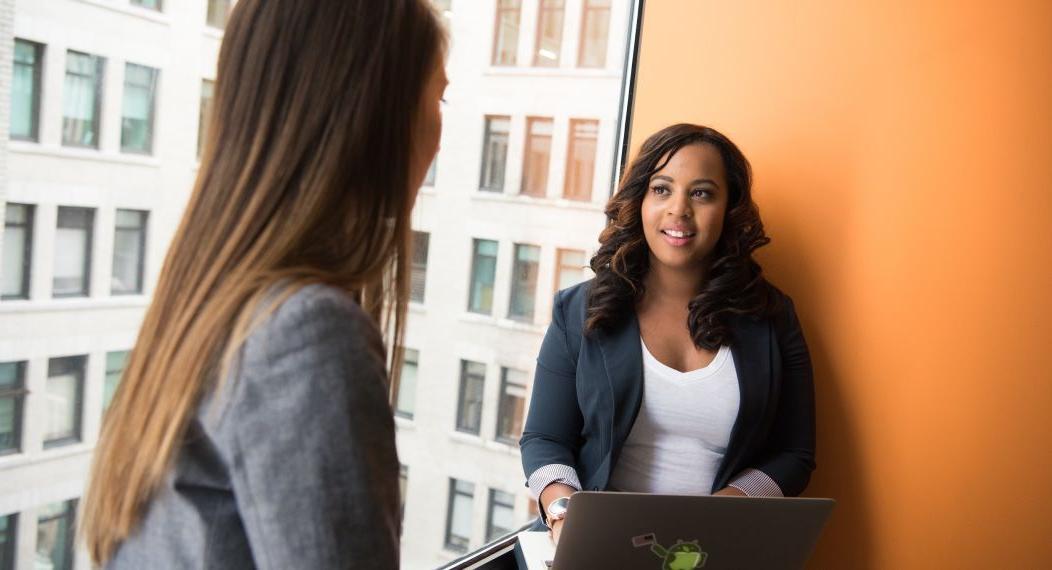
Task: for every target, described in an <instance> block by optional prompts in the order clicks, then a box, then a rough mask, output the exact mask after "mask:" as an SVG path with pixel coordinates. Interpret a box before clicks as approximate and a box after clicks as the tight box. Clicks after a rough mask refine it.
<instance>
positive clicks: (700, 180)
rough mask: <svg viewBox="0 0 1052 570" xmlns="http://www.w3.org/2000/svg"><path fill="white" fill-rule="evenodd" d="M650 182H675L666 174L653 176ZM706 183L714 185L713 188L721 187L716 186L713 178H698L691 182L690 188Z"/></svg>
mask: <svg viewBox="0 0 1052 570" xmlns="http://www.w3.org/2000/svg"><path fill="white" fill-rule="evenodd" d="M650 180H651V181H654V180H664V181H665V182H675V180H673V179H672V177H671V176H665V175H664V174H658V175H656V176H652V177H651V178H650ZM706 182H708V183H709V184H712V185H713V186H715V187H717V188H719V187H720V185H719V184H716V181H715V180H713V179H711V178H697V179H695V180H691V182H690V184H688V186H694V185H696V184H704V183H706Z"/></svg>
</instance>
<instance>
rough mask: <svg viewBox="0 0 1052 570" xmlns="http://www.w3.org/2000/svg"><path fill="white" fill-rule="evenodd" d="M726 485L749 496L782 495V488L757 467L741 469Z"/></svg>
mask: <svg viewBox="0 0 1052 570" xmlns="http://www.w3.org/2000/svg"><path fill="white" fill-rule="evenodd" d="M727 486H728V487H734V488H735V489H737V490H739V491H741V492H742V493H745V494H746V495H748V496H750V497H784V496H785V495H783V494H782V488H781V487H779V486H778V483H775V482H774V479H771V476H770V475H768V474H766V473H764V472H763V471H760V470H759V469H751V468H750V469H746V470H745V471H742V473H741V475H738V477H736V478H735V479H734V480H733V481H731V482H730V484H729V485H727Z"/></svg>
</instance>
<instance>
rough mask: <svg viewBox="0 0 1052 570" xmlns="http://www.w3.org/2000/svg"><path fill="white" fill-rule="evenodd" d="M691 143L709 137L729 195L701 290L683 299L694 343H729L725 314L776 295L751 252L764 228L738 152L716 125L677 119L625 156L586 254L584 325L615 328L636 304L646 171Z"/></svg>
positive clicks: (759, 307)
mask: <svg viewBox="0 0 1052 570" xmlns="http://www.w3.org/2000/svg"><path fill="white" fill-rule="evenodd" d="M690 144H708V145H712V146H713V147H715V148H716V150H717V151H719V153H720V156H721V158H722V159H723V167H724V170H725V171H726V173H727V184H728V185H729V186H730V196H729V200H728V203H727V212H726V214H724V220H723V232H722V233H721V234H720V238H719V240H718V241H717V242H716V250H715V252H714V255H713V261H712V264H711V265H710V267H709V270H708V271H707V272H706V275H707V278H706V281H705V284H704V286H703V288H702V290H701V292H700V293H699V294H698V295H697V296H695V297H694V298H693V299H692V300H691V301H690V304H689V305H688V316H687V323H686V324H687V327H688V329H689V330H690V335H691V338H692V339H693V340H694V345H695V346H697V347H699V348H705V349H708V350H715V349H717V348H719V346H720V345H721V344H726V343H731V342H733V339H732V338H730V329H729V326H728V323H727V317H729V316H730V315H749V316H758V317H762V316H769V315H771V314H772V313H773V312H774V310H775V309H776V307H777V303H778V302H779V299H780V298H781V297H780V295H778V294H777V290H776V289H775V288H774V286H773V285H771V284H770V283H769V282H768V281H767V280H766V279H765V278H764V276H763V270H762V269H761V267H760V264H759V263H757V262H756V260H754V259H753V257H752V254H753V252H754V251H756V249H758V248H760V247H763V246H764V245H767V244H768V243H769V242H770V241H771V240H770V238H768V237H767V235H766V234H765V233H764V230H763V222H762V221H761V220H760V210H759V209H758V208H757V207H756V203H755V202H753V199H752V169H751V168H750V166H749V161H748V160H746V158H745V155H744V154H742V151H741V150H740V149H738V146H737V145H735V144H734V143H733V142H732V141H731V140H730V139H729V138H727V137H726V136H724V135H723V134H722V133H720V132H719V131H717V130H715V129H713V128H710V127H705V126H701V125H691V124H686V123H681V124H677V125H672V126H669V127H666V128H664V129H662V130H660V131H658V132H656V133H654V134H653V135H651V136H650V137H649V138H647V140H646V141H644V142H643V145H642V146H641V147H640V149H639V155H638V156H637V157H636V158H635V160H633V161H632V164H631V165H630V166H629V168H628V170H627V171H626V172H625V175H624V176H623V177H622V178H621V184H620V187H619V188H618V190H617V193H615V194H614V195H613V196H612V197H611V198H610V201H609V202H608V203H607V205H606V217H607V225H606V228H604V229H603V232H602V233H601V234H600V235H599V244H600V245H599V250H598V251H597V252H596V254H595V256H594V257H592V263H591V266H592V271H594V272H595V281H594V282H593V284H592V287H591V289H590V290H589V294H588V312H587V319H586V321H585V331H586V332H588V333H591V332H593V331H597V330H608V329H611V328H613V327H616V326H617V325H618V324H619V323H620V322H622V320H623V319H624V318H625V317H626V316H627V315H629V314H630V313H631V312H632V311H634V310H635V304H636V302H637V301H639V299H640V298H641V297H642V296H643V293H644V281H645V277H646V275H647V271H648V270H649V269H650V249H649V248H648V247H647V242H646V238H644V237H643V222H642V218H641V217H640V210H641V208H642V204H643V198H644V197H645V196H646V193H647V191H648V189H649V188H650V178H651V177H652V176H654V174H655V173H656V172H657V171H659V170H661V169H662V168H664V167H665V165H666V164H668V161H669V160H671V159H672V155H674V154H675V153H676V151H678V150H679V149H681V148H683V147H685V146H687V145H690Z"/></svg>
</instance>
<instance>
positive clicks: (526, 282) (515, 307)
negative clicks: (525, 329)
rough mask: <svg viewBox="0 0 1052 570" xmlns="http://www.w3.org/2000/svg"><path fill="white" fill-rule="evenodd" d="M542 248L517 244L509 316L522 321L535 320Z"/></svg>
mask: <svg viewBox="0 0 1052 570" xmlns="http://www.w3.org/2000/svg"><path fill="white" fill-rule="evenodd" d="M540 259H541V248H539V247H537V246H535V245H525V244H519V243H517V244H515V264H514V266H513V267H512V273H511V302H510V303H509V304H508V317H509V318H512V319H516V320H520V321H532V320H533V300H534V298H535V297H536V296H537V266H538V264H539V262H540Z"/></svg>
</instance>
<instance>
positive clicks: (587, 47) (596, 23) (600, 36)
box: [577, 0, 610, 67]
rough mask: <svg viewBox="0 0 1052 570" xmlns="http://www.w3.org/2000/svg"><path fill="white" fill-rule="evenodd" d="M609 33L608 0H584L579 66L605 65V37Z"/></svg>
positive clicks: (578, 57)
mask: <svg viewBox="0 0 1052 570" xmlns="http://www.w3.org/2000/svg"><path fill="white" fill-rule="evenodd" d="M609 33H610V0H584V16H583V17H582V18H581V48H580V50H579V51H578V53H577V65H578V66H580V67H605V66H606V38H607V36H608V35H609Z"/></svg>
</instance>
